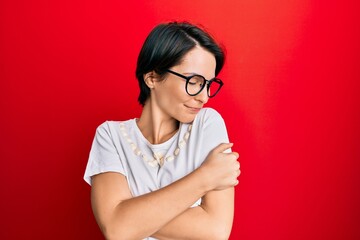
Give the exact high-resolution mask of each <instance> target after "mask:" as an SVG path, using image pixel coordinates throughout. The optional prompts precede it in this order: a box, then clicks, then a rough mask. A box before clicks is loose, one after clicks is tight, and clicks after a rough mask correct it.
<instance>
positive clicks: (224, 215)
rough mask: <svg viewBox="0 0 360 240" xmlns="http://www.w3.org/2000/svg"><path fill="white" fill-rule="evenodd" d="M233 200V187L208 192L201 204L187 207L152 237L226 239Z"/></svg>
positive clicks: (231, 219) (228, 232) (231, 218)
mask: <svg viewBox="0 0 360 240" xmlns="http://www.w3.org/2000/svg"><path fill="white" fill-rule="evenodd" d="M233 200H234V189H233V188H229V189H227V190H224V191H216V192H209V193H208V194H207V195H206V196H204V198H203V202H202V204H201V206H198V207H194V208H190V209H187V210H186V211H185V212H183V213H182V214H181V215H179V216H177V217H176V218H175V219H173V220H172V221H170V222H169V223H168V224H167V225H165V226H164V227H163V228H162V229H160V230H159V231H158V232H156V233H155V234H154V235H153V237H155V238H159V239H162V240H166V239H215V240H217V239H228V237H229V235H230V232H231V227H232V221H233V210H234V208H233V204H234V202H233ZM179 229H181V230H179Z"/></svg>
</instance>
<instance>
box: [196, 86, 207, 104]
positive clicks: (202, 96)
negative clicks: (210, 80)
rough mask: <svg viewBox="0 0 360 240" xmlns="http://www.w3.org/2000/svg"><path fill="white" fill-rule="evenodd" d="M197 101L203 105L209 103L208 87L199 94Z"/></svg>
mask: <svg viewBox="0 0 360 240" xmlns="http://www.w3.org/2000/svg"><path fill="white" fill-rule="evenodd" d="M195 100H197V101H199V102H201V103H202V104H205V103H207V101H208V100H209V97H208V94H207V86H205V87H204V88H203V89H202V90H201V92H200V93H199V94H197V95H196V96H195Z"/></svg>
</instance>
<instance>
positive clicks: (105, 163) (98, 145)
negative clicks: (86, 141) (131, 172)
mask: <svg viewBox="0 0 360 240" xmlns="http://www.w3.org/2000/svg"><path fill="white" fill-rule="evenodd" d="M109 124H110V122H109V121H106V122H104V123H103V124H101V125H100V126H98V127H97V129H96V133H95V137H94V140H93V142H92V146H91V150H90V154H89V159H88V163H87V166H86V170H85V174H84V180H85V181H86V182H87V183H88V184H90V185H91V177H92V176H94V175H96V174H99V173H104V172H118V173H121V174H123V175H124V176H126V174H125V171H124V166H123V165H122V162H121V159H120V156H119V153H118V151H117V149H116V146H115V144H114V139H113V137H112V134H111V128H110V126H109Z"/></svg>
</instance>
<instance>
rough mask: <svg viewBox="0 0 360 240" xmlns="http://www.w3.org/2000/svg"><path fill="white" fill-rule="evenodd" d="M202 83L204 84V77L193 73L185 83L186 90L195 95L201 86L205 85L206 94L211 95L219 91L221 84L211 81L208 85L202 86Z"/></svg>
mask: <svg viewBox="0 0 360 240" xmlns="http://www.w3.org/2000/svg"><path fill="white" fill-rule="evenodd" d="M204 84H206V81H205V79H204V78H203V77H202V76H197V75H195V76H193V77H192V78H190V79H189V81H188V83H187V86H186V87H187V92H188V93H189V94H190V95H196V94H198V93H199V92H200V91H201V90H202V89H203V87H205V88H207V91H208V96H209V97H212V96H214V95H215V94H216V93H217V92H218V91H219V88H220V87H221V85H220V84H219V83H218V82H216V81H212V82H211V83H210V86H209V87H208V86H204Z"/></svg>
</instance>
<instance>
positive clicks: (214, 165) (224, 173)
mask: <svg viewBox="0 0 360 240" xmlns="http://www.w3.org/2000/svg"><path fill="white" fill-rule="evenodd" d="M232 146H233V144H232V143H222V144H220V145H219V146H217V147H216V148H214V149H213V150H212V151H211V152H210V153H209V155H208V156H207V158H206V159H205V161H204V162H203V164H202V165H201V166H200V168H201V169H202V170H203V171H202V172H203V174H204V179H205V180H206V183H207V185H208V187H209V188H210V190H223V189H226V188H229V187H234V186H236V185H237V184H238V183H239V181H238V180H237V177H238V176H239V175H240V163H239V162H238V161H237V159H238V158H239V154H238V153H237V152H230V153H224V151H225V150H226V149H229V148H231V147H232Z"/></svg>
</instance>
